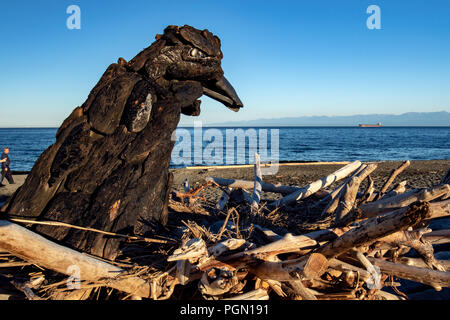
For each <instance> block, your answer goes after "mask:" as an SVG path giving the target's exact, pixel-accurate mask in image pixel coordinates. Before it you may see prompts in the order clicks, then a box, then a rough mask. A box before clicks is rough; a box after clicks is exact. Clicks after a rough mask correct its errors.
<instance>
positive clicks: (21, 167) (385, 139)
mask: <svg viewBox="0 0 450 320" xmlns="http://www.w3.org/2000/svg"><path fill="white" fill-rule="evenodd" d="M182 129H183V130H184V134H185V135H186V133H189V134H190V135H191V138H190V139H187V140H190V141H191V142H192V148H191V151H192V152H190V155H189V153H188V154H187V155H186V154H185V155H184V156H185V157H187V158H185V159H184V160H185V161H184V163H182V164H180V163H179V162H180V161H179V158H180V152H178V155H175V157H174V153H173V154H172V159H174V158H176V159H175V162H177V163H174V162H172V165H173V166H183V165H196V164H197V165H198V164H224V163H214V161H215V159H220V158H221V157H219V158H217V153H220V151H219V152H217V149H216V151H214V152H212V153H211V152H209V151H211V146H212V145H213V146H214V147H215V148H217V147H218V146H219V148H223V159H224V160H223V161H226V160H227V155H226V150H225V149H224V148H225V147H226V141H225V139H226V130H227V129H228V130H232V129H235V128H215V130H216V131H210V130H209V129H210V128H203V132H202V134H201V135H200V139H199V137H198V136H197V137H195V134H194V129H192V128H182ZM273 129H277V130H278V136H279V138H278V141H279V143H278V154H279V160H280V161H352V160H357V159H358V160H361V161H377V160H431V159H432V160H436V159H450V127H381V128H359V127H289V128H288V127H282V128H242V130H244V133H247V134H249V133H255V132H256V135H257V137H258V143H259V141H260V139H261V135H264V133H267V140H268V151H267V152H268V155H269V156H270V153H271V152H273V151H274V150H272V149H271V146H272V144H271V133H276V132H275V131H271V130H273ZM56 130H57V129H56V128H13V129H10V128H0V148H1V149H3V147H5V146H9V147H10V149H11V152H10V158H11V169H12V170H15V171H29V170H30V169H31V168H32V166H33V164H34V162H35V161H36V160H37V158H38V157H39V155H40V154H41V153H42V152H43V151H44V150H45V149H46V148H47V147H48V146H50V145H51V144H52V143H54V142H55V133H56ZM249 130H253V131H249ZM264 130H266V131H264ZM220 133H221V134H222V135H223V141H218V140H220V139H218V140H217V134H219V136H220ZM208 134H209V135H216V142H214V143H215V144H212V143H211V142H213V141H214V139H211V137H210V136H209V137H208V136H207V135H208ZM202 135H203V136H202ZM250 135H251V134H250ZM187 140H184V143H186V142H187ZM202 140H203V142H201V141H202ZM179 143H183V142H182V140H181V139H180V140H179V142H177V143H176V146H177V145H178V148H176V150H178V151H180V149H182V148H181V146H182V145H181V144H180V145H179ZM195 143H197V144H195ZM199 143H202V149H199V148H198V147H199ZM217 143H218V144H217ZM249 144H250V142H249V140H246V143H245V150H246V156H245V160H244V163H251V162H252V160H249V159H250V157H249V155H248V154H249V153H251V152H249V150H248V149H249V148H248V146H249ZM208 146H209V147H208ZM208 148H209V149H208ZM195 150H197V152H196V151H195ZM198 150H200V151H198ZM205 150H206V151H207V152H205ZM235 150H236V152H235V153H234V156H235V161H234V162H235V163H240V162H242V158H240V160H241V161H239V158H238V153H239V151H238V150H237V146H236V149H235ZM199 152H200V154H201V157H197V159H196V160H197V161H195V159H194V157H195V154H198V153H199ZM252 154H253V153H252ZM210 155H211V156H210ZM190 158H192V160H187V159H190ZM228 160H230V159H228ZM200 162H201V163H200Z"/></svg>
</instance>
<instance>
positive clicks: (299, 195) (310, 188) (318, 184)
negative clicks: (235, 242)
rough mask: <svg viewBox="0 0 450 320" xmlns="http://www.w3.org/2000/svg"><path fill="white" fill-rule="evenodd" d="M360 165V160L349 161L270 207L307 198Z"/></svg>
mask: <svg viewBox="0 0 450 320" xmlns="http://www.w3.org/2000/svg"><path fill="white" fill-rule="evenodd" d="M360 165H361V162H360V161H354V162H352V163H349V164H348V165H346V166H345V167H342V168H340V169H339V170H337V171H335V172H333V173H332V174H330V175H328V176H326V177H324V178H322V179H319V180H317V181H314V182H312V183H310V184H308V185H306V186H305V187H303V188H301V189H300V190H298V191H296V192H294V193H291V194H289V195H287V196H285V197H283V198H281V199H278V200H276V201H274V202H272V203H271V204H269V208H277V207H280V206H283V205H289V204H292V203H295V202H296V201H299V200H302V199H305V198H307V197H309V196H311V195H313V194H314V193H316V192H317V191H319V190H320V189H323V188H326V187H328V186H330V185H331V184H333V183H334V182H336V181H339V180H341V179H343V178H345V177H347V176H348V175H349V174H351V173H352V172H353V171H355V170H356V169H358V168H359V166H360Z"/></svg>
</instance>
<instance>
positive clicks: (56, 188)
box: [2, 26, 243, 259]
mask: <svg viewBox="0 0 450 320" xmlns="http://www.w3.org/2000/svg"><path fill="white" fill-rule="evenodd" d="M221 59H222V52H221V50H220V40H219V38H218V37H216V36H214V35H213V34H212V33H210V32H209V31H208V30H203V31H200V30H197V29H194V28H192V27H190V26H184V27H178V26H169V27H167V28H166V29H165V30H164V34H163V35H157V36H156V41H155V42H154V43H153V44H152V45H151V46H150V47H148V48H146V49H144V50H143V51H142V52H140V53H139V54H138V55H137V56H136V57H134V58H133V59H132V60H131V61H129V62H126V61H125V60H124V59H122V58H119V60H118V62H117V63H114V64H112V65H110V66H109V67H108V69H107V70H106V71H105V73H104V74H103V76H102V77H101V78H100V81H99V82H98V83H97V85H96V86H95V87H94V88H93V89H92V91H91V93H90V94H89V96H88V98H87V100H86V102H85V103H84V104H83V105H82V106H81V107H77V108H75V110H74V111H73V112H72V114H71V115H70V116H69V117H68V118H67V119H66V120H65V121H64V123H63V124H62V125H61V127H60V128H59V129H58V131H57V134H56V143H55V144H53V145H51V146H50V147H49V148H48V149H47V150H46V151H45V152H44V153H43V154H42V155H41V156H40V157H39V159H38V160H37V162H36V163H35V165H34V167H33V169H32V171H31V173H30V174H29V175H28V177H27V179H26V181H25V183H24V185H23V186H22V187H21V188H20V189H18V190H17V192H16V193H15V194H14V195H13V197H11V199H10V200H9V202H8V203H7V204H6V205H5V206H4V207H3V208H2V211H3V212H6V213H8V214H10V215H15V216H21V217H28V218H37V219H39V220H54V221H61V222H65V223H70V224H74V225H78V226H83V227H91V228H96V229H100V230H104V231H110V232H120V233H134V234H145V233H146V232H147V231H148V227H146V226H147V224H146V222H148V221H150V220H153V221H159V222H161V223H163V224H164V223H165V222H166V221H167V212H168V211H167V202H168V191H169V187H170V174H169V163H170V156H171V151H172V148H173V145H174V141H172V139H171V137H172V133H173V132H174V130H175V129H176V127H177V125H178V122H179V119H180V113H183V114H187V115H194V116H196V115H199V114H200V100H198V98H200V97H201V96H202V95H203V94H205V95H207V96H210V97H212V98H214V99H216V100H218V101H220V102H222V103H223V104H224V105H225V106H227V107H228V108H230V109H232V110H234V111H237V110H239V108H241V107H242V106H243V105H242V102H241V101H240V99H239V97H238V96H237V94H236V92H235V91H234V89H233V87H232V86H231V85H230V84H229V83H228V81H227V80H226V79H225V77H224V75H223V71H222V68H221ZM36 231H37V232H39V233H41V234H44V235H46V236H48V237H50V238H52V239H54V240H58V241H60V242H63V243H64V244H66V245H69V246H71V247H73V248H76V249H79V250H82V251H85V252H88V253H91V254H94V255H97V256H101V257H105V258H109V259H114V258H115V257H116V255H117V253H118V248H119V240H117V239H113V238H106V237H104V236H103V235H101V234H98V233H92V232H86V231H82V230H77V229H69V228H61V227H53V226H45V225H40V226H38V227H36Z"/></svg>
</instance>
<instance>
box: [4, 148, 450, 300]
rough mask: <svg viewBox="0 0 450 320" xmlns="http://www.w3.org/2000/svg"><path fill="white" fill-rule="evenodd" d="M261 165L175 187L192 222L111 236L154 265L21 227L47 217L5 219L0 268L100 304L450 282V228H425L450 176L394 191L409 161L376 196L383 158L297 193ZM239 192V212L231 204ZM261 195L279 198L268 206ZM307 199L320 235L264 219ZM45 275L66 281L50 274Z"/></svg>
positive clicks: (362, 292) (324, 293) (34, 287)
mask: <svg viewBox="0 0 450 320" xmlns="http://www.w3.org/2000/svg"><path fill="white" fill-rule="evenodd" d="M255 159H256V161H255V180H254V181H244V180H231V179H222V178H213V177H211V178H208V181H207V182H206V184H205V185H203V186H200V187H198V188H191V187H190V186H189V183H188V182H187V181H186V182H185V192H173V195H172V199H171V200H170V205H169V207H170V208H171V212H172V214H173V215H175V214H176V213H177V212H178V213H180V212H183V213H188V214H190V215H192V218H193V219H192V220H186V221H185V220H182V221H181V223H179V224H178V225H176V223H175V222H172V225H171V217H170V215H169V224H168V226H167V227H166V229H165V231H164V232H160V236H158V237H157V236H155V237H154V238H144V237H140V236H129V235H120V234H111V235H110V236H116V237H124V238H126V239H127V240H128V242H131V243H133V241H134V244H136V243H137V244H138V246H141V248H142V249H143V250H144V251H143V252H145V250H147V253H148V255H150V256H152V261H155V252H158V254H159V256H158V257H159V264H158V265H157V264H154V263H152V264H144V263H142V260H141V262H140V263H136V261H138V260H134V259H128V260H127V259H126V258H122V260H120V259H119V260H116V261H115V262H112V261H104V260H100V259H98V258H96V257H92V256H88V255H86V254H83V253H80V252H77V251H74V250H71V249H68V248H66V247H63V246H61V245H58V244H56V243H54V242H51V241H49V240H47V239H45V238H43V237H41V236H39V235H37V234H36V233H33V232H31V231H30V230H29V229H27V228H25V227H23V226H20V225H19V224H17V223H24V224H27V223H29V224H31V223H45V222H36V221H21V220H17V219H16V220H15V221H13V219H10V220H9V221H8V220H0V252H1V251H4V252H7V253H3V255H2V254H1V253H0V271H1V268H6V267H8V268H24V266H29V265H31V264H32V265H34V266H35V267H36V266H38V267H39V268H41V271H40V272H39V270H37V271H38V272H36V271H34V272H31V273H30V272H29V273H27V274H25V275H22V280H21V281H18V280H17V277H10V278H9V282H10V284H12V285H14V286H15V287H16V288H18V289H19V290H20V291H22V292H23V293H24V294H25V295H26V297H27V298H29V299H42V298H44V299H87V298H92V297H93V295H95V292H97V296H99V294H98V288H108V289H107V290H108V291H106V292H103V293H102V295H101V297H105V295H106V297H109V296H111V295H112V294H113V293H114V294H116V296H117V297H119V298H120V299H142V298H150V299H155V300H156V299H170V298H172V299H183V298H188V299H192V298H204V299H241V300H242V299H252V300H267V299H269V298H273V299H305V300H330V299H350V300H365V299H371V300H374V299H377V300H386V299H387V300H403V299H408V296H407V294H405V293H404V292H402V287H401V286H400V283H399V282H398V281H399V279H405V280H409V281H413V282H417V283H420V284H423V285H426V286H428V287H432V288H434V289H435V290H438V291H439V290H441V289H442V288H443V287H449V286H450V271H449V270H450V261H448V260H440V259H439V257H440V256H443V255H442V254H441V252H440V254H435V248H436V246H438V245H441V244H445V243H449V242H450V230H445V229H444V230H438V231H433V230H432V229H430V228H429V226H430V222H431V221H432V220H433V219H445V218H446V217H449V216H450V199H449V198H450V185H449V183H450V171H449V173H447V175H446V176H445V177H444V178H443V179H442V182H441V183H440V184H439V185H436V186H433V187H431V188H426V189H413V190H408V191H407V190H406V182H400V183H398V184H397V185H394V186H393V187H391V185H392V183H393V182H394V180H395V179H396V177H397V176H398V175H399V174H400V173H401V172H402V171H403V170H404V169H405V168H407V167H408V166H409V161H406V162H404V163H403V164H402V165H401V166H400V167H399V168H397V169H396V170H393V172H392V173H391V175H390V176H389V178H388V179H387V180H386V182H385V183H384V184H383V186H382V188H381V189H380V190H376V189H375V187H374V181H373V179H372V178H371V176H370V174H371V173H372V172H373V171H374V170H375V169H376V168H377V163H361V162H360V161H355V162H352V163H350V164H348V165H346V166H344V167H343V168H341V169H339V170H338V171H336V172H334V173H332V174H330V175H328V176H326V177H324V178H322V179H320V180H317V181H315V182H312V183H310V184H308V185H307V186H304V187H296V186H283V185H275V184H270V183H265V182H263V177H262V175H261V168H260V166H261V165H260V163H259V157H258V156H256V157H255ZM365 180H367V182H364V184H362V183H363V181H365ZM338 181H342V183H341V184H340V185H338V184H337V183H336V182H338ZM364 185H365V186H366V187H365V188H364V190H360V189H362V186H364ZM330 186H333V188H334V189H330V188H329V187H330ZM209 187H212V188H220V189H221V190H222V196H221V197H220V199H219V200H218V202H217V203H214V205H213V206H211V205H209V206H208V205H206V204H207V202H208V201H207V200H206V199H204V198H202V197H201V192H202V190H204V189H205V188H209ZM236 190H239V191H240V193H239V194H240V195H241V199H240V200H239V201H240V204H239V205H236V201H235V200H236V199H233V197H235V196H233V194H236ZM249 190H250V191H251V192H248V191H249ZM264 192H271V193H278V194H281V197H280V198H279V199H277V200H275V201H272V202H266V201H263V200H262V195H263V193H264ZM311 199H313V200H314V201H312V202H311ZM306 201H309V202H308V207H310V208H311V210H312V211H313V212H315V214H316V223H315V224H314V225H315V226H316V228H314V227H311V228H310V229H312V230H314V231H309V232H295V231H294V230H290V231H291V232H292V233H285V234H281V233H277V232H276V231H274V230H272V229H270V228H267V227H266V226H264V225H263V224H258V223H257V222H258V221H263V220H264V217H269V216H272V217H273V216H276V213H277V212H282V211H283V210H286V209H288V208H291V209H292V207H293V206H294V207H295V206H296V205H298V204H299V203H301V202H306ZM297 214H298V215H301V214H302V212H298V213H297ZM202 216H207V217H208V218H209V223H208V224H201V223H197V222H196V218H198V217H202ZM213 222H214V223H213ZM48 223H50V222H48ZM324 226H325V227H324ZM61 227H76V226H70V225H63V224H62V225H61ZM90 231H92V232H102V231H100V230H94V229H92V230H90ZM124 252H126V251H124ZM141 254H142V253H141ZM2 257H3V259H4V261H2ZM14 257H18V258H21V259H22V260H17V259H16V258H14ZM74 266H75V271H77V273H74ZM47 270H52V271H54V272H56V273H58V274H61V275H68V276H69V278H67V277H60V279H59V281H56V280H53V279H49V278H48V277H49V276H48V272H47ZM46 272H47V274H46ZM52 275H54V274H52ZM77 276H78V278H77ZM46 277H47V278H46ZM1 280H2V279H1V278H0V281H1ZM7 280H8V279H7ZM77 281H78V282H77ZM74 283H75V284H76V286H74ZM96 290H97V291H96ZM0 294H1V293H0Z"/></svg>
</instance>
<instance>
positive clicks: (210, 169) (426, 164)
mask: <svg viewBox="0 0 450 320" xmlns="http://www.w3.org/2000/svg"><path fill="white" fill-rule="evenodd" d="M373 162H377V163H379V166H378V169H377V170H376V171H375V172H374V174H373V175H372V178H373V179H374V182H375V187H378V188H380V187H381V186H382V184H383V183H384V181H385V179H386V178H387V177H388V176H389V174H390V173H391V171H392V170H393V169H395V168H397V167H398V166H399V165H400V164H401V163H402V162H403V161H392V160H387V161H373ZM347 163H349V162H348V161H340V162H289V163H280V164H279V168H278V172H277V173H276V174H274V175H267V176H263V180H264V181H265V182H269V183H273V184H277V183H280V184H282V185H291V186H304V185H307V184H308V183H311V182H312V181H315V180H317V179H320V178H322V177H324V176H326V175H327V174H329V173H331V172H333V171H335V170H337V169H339V168H341V167H343V166H344V165H346V164H347ZM449 167H450V159H449V160H411V165H410V166H409V167H408V168H407V169H406V170H405V171H404V172H402V174H401V175H400V176H398V177H397V178H396V179H395V181H394V182H393V185H395V184H396V183H399V182H401V181H404V180H406V181H407V185H406V186H407V189H413V188H426V187H431V186H432V185H434V184H436V183H439V181H440V179H442V177H443V175H444V174H445V173H446V172H447V170H448V168H449ZM169 170H170V171H171V172H172V173H173V174H174V179H173V182H172V189H173V190H176V191H179V192H182V191H183V190H184V187H183V183H184V181H185V179H188V181H189V183H190V185H191V186H192V187H196V186H200V185H202V184H204V183H205V182H206V178H207V177H209V176H213V177H218V178H227V179H242V180H251V181H253V177H254V173H253V165H252V164H247V165H231V166H192V167H184V168H170V169H169ZM13 176H14V179H15V181H16V184H14V185H9V184H8V183H7V181H4V184H5V187H1V188H0V203H1V202H5V201H6V199H7V198H8V197H10V196H11V195H12V194H13V193H14V192H15V191H16V190H17V189H18V188H19V187H20V186H21V185H22V184H23V183H24V181H25V179H26V176H27V173H26V172H19V174H18V173H16V172H15V171H13ZM364 183H365V182H363V184H362V186H364ZM332 187H334V186H333V185H332V186H330V188H332ZM204 192H205V193H204V195H205V197H206V198H208V199H210V200H211V201H216V200H217V199H218V198H219V197H220V191H219V190H218V189H217V188H206V189H205V191H204ZM264 196H265V197H266V198H268V199H276V198H277V197H278V196H279V195H276V194H265V195H264Z"/></svg>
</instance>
